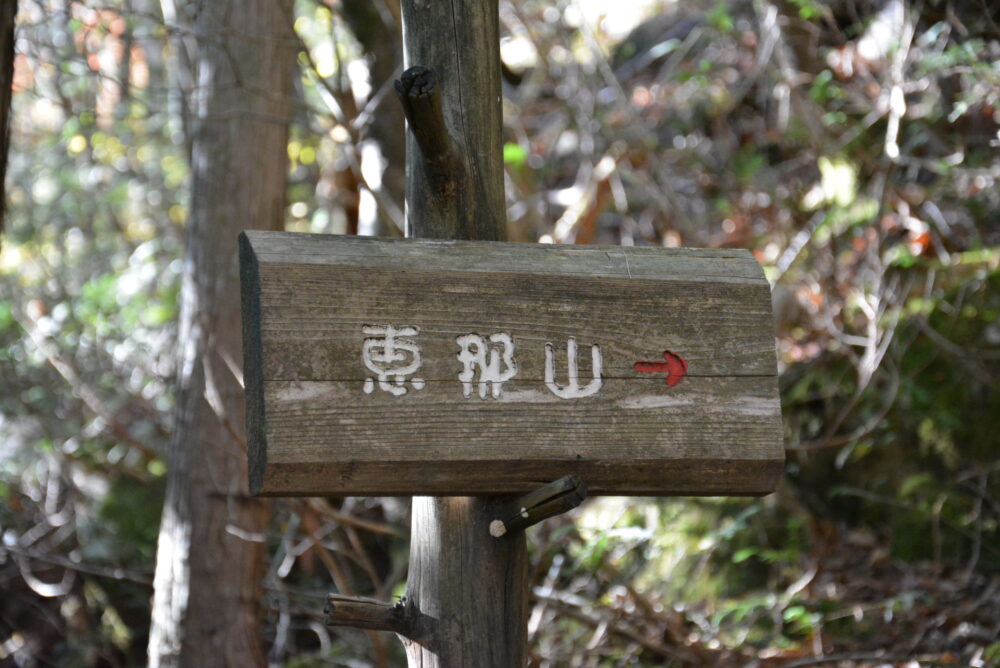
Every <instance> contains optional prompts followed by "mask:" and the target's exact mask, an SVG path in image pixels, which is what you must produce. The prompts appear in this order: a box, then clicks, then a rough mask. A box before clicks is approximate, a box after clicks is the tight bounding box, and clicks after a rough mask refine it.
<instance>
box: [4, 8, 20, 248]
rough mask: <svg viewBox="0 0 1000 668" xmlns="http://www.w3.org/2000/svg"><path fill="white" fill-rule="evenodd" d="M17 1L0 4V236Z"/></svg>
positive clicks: (8, 145) (8, 138)
mask: <svg viewBox="0 0 1000 668" xmlns="http://www.w3.org/2000/svg"><path fill="white" fill-rule="evenodd" d="M16 18H17V0H3V2H0V234H2V233H3V227H4V214H5V213H6V208H7V207H6V204H7V200H6V197H5V196H4V182H5V178H4V177H5V176H6V175H7V152H8V151H9V150H10V111H11V110H10V98H11V93H12V92H13V91H12V86H13V84H14V22H15V19H16Z"/></svg>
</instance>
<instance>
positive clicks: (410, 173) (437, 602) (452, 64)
mask: <svg viewBox="0 0 1000 668" xmlns="http://www.w3.org/2000/svg"><path fill="white" fill-rule="evenodd" d="M402 7H403V48H404V52H405V56H404V62H405V66H406V68H407V70H408V71H410V72H412V69H411V68H414V67H422V68H425V71H426V70H429V71H430V72H431V73H433V78H434V79H436V81H435V80H433V79H432V80H430V81H427V80H426V77H427V74H425V75H424V78H425V80H424V81H413V80H411V81H409V82H408V81H407V80H406V78H404V79H403V80H402V82H401V83H402V84H403V86H401V88H403V90H399V91H398V92H399V93H400V97H401V99H402V100H403V101H404V102H403V108H404V110H405V111H406V113H407V121H408V123H409V125H410V129H411V132H408V133H407V137H406V152H407V165H406V166H407V181H406V236H408V237H417V236H419V237H433V238H439V239H480V240H504V239H506V238H507V216H506V209H505V204H504V191H503V188H504V182H503V159H502V144H501V142H502V139H501V127H502V125H501V124H502V107H501V103H500V32H499V20H500V19H499V8H498V3H497V0H463V2H457V3H455V2H447V3H446V2H437V1H435V0H403V3H402ZM414 83H416V84H422V86H421V87H420V88H416V87H415V86H414V85H413V84H414ZM407 84H409V85H408V86H407ZM428 84H429V85H430V86H431V87H432V89H431V90H427V85H428ZM433 87H436V88H437V90H436V91H435V90H433ZM427 96H430V98H429V99H430V100H436V103H431V104H424V105H420V104H413V103H407V100H412V101H414V102H417V101H420V100H427V99H428V97H427ZM438 96H439V97H438ZM420 109H424V110H426V111H427V113H424V114H423V115H421V114H420V113H419V111H418V110H420ZM414 111H418V113H414ZM419 124H423V125H422V126H421V127H418V125H419ZM442 125H443V127H442ZM435 126H436V127H435ZM428 135H430V136H432V137H433V136H435V135H437V136H438V137H439V138H440V137H442V136H445V137H446V138H448V139H450V143H448V144H446V145H445V146H443V147H439V148H440V153H443V154H444V155H445V160H444V162H443V164H444V169H449V168H450V169H452V170H454V171H453V174H451V175H448V174H444V175H443V174H441V171H442V168H441V165H442V162H440V161H438V162H434V161H430V162H429V161H428V158H430V157H431V156H429V155H425V152H424V151H423V150H422V149H421V146H420V142H419V139H420V138H421V137H426V136H428ZM439 140H440V139H439ZM425 148H428V149H430V148H431V145H430V144H429V143H427V142H425ZM440 153H439V154H440ZM449 181H451V183H449ZM507 504H508V499H507V498H505V497H487V498H472V497H426V496H425V497H414V499H413V510H412V514H413V519H412V525H411V526H412V531H411V537H410V570H409V576H408V580H407V584H406V605H407V606H408V607H409V608H410V609H411V610H413V611H415V612H418V613H420V614H419V615H417V616H418V617H422V616H429V617H432V618H434V619H436V620H437V623H436V625H435V628H434V631H433V636H432V639H431V642H428V643H423V644H422V643H419V642H414V641H411V640H404V642H405V643H406V653H407V657H408V659H409V663H410V666H426V667H428V668H429V667H431V666H483V667H484V668H489V667H495V668H512V667H516V666H523V665H524V664H525V659H526V651H527V621H528V619H527V615H528V553H527V547H526V542H525V536H524V532H523V531H516V532H513V533H511V534H509V535H507V536H504V537H502V538H499V539H495V538H493V537H491V536H490V531H489V527H490V523H491V522H492V521H493V520H495V519H496V518H497V516H498V514H499V513H500V512H502V509H503V508H505V507H506V506H507Z"/></svg>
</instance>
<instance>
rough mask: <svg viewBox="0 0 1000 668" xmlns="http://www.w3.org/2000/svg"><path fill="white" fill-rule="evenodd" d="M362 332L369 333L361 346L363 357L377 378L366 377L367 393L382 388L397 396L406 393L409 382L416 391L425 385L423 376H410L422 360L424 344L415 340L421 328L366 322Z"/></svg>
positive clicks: (366, 365)
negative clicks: (421, 354)
mask: <svg viewBox="0 0 1000 668" xmlns="http://www.w3.org/2000/svg"><path fill="white" fill-rule="evenodd" d="M361 331H362V332H364V333H365V334H368V335H369V337H368V338H366V339H365V341H364V343H363V344H362V346H361V360H362V361H363V362H364V364H365V367H367V368H368V370H369V371H371V372H372V373H374V374H375V376H376V377H375V378H365V385H364V389H365V394H371V393H372V392H374V391H375V386H376V382H377V384H378V387H379V389H381V390H385V391H386V392H388V393H389V394H392V395H393V396H396V397H399V396H402V395H404V394H406V381H407V380H409V382H410V384H411V385H412V386H413V389H414V390H419V389H421V388H423V387H424V380H423V379H422V378H409V376H412V375H413V374H414V373H416V372H417V369H419V368H420V364H421V362H422V360H421V356H420V347H419V346H418V345H417V343H416V342H415V341H414V340H413V337H415V336H417V334H418V333H419V331H420V330H418V329H417V328H416V327H412V326H403V327H395V326H393V325H365V326H363V327H362V328H361Z"/></svg>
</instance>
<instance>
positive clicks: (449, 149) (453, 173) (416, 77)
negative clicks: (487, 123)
mask: <svg viewBox="0 0 1000 668" xmlns="http://www.w3.org/2000/svg"><path fill="white" fill-rule="evenodd" d="M395 85H396V95H398V96H399V101H400V103H401V104H402V105H403V113H404V114H405V115H406V122H407V124H409V126H410V132H412V133H413V137H414V139H416V141H417V146H419V147H420V153H421V155H422V156H423V160H424V169H425V170H426V172H427V185H428V187H429V188H430V190H431V194H432V195H434V196H437V197H451V196H452V195H454V193H455V192H456V191H457V189H458V188H459V187H460V186H462V185H463V184H465V183H467V182H468V175H467V174H466V171H465V165H464V163H463V162H462V161H461V160H460V159H459V158H458V152H457V151H456V150H455V142H454V141H453V140H452V137H451V134H450V133H449V132H448V126H447V125H446V123H445V120H444V112H443V110H442V107H441V89H440V87H439V86H438V85H437V75H436V74H434V71H433V70H431V69H428V68H426V67H422V66H420V65H416V66H414V67H411V68H409V69H407V70H406V71H405V72H403V75H402V76H401V77H400V78H399V80H398V81H396V84H395Z"/></svg>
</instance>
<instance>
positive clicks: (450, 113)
mask: <svg viewBox="0 0 1000 668" xmlns="http://www.w3.org/2000/svg"><path fill="white" fill-rule="evenodd" d="M402 7H403V53H404V63H405V66H406V68H407V69H409V68H411V67H414V66H421V67H425V68H428V69H430V70H432V71H433V72H434V74H435V77H436V85H437V86H439V87H440V90H441V96H442V97H441V106H442V112H443V115H444V124H445V127H446V128H447V131H448V134H449V135H450V136H451V140H452V147H453V150H454V153H455V154H456V155H457V156H458V158H459V159H460V161H461V162H462V166H463V168H464V171H465V173H466V175H467V176H463V177H462V178H463V179H464V182H463V183H462V185H461V187H457V188H455V191H454V192H453V193H451V194H450V195H449V196H448V197H441V196H439V193H438V192H436V191H437V188H435V187H431V186H430V185H429V184H428V179H427V170H426V168H425V162H424V160H425V159H424V156H423V154H422V152H421V150H420V146H419V144H418V142H417V140H416V138H415V136H414V133H413V132H408V133H407V136H406V156H407V157H406V176H407V182H406V209H407V211H406V236H408V237H434V238H439V239H479V240H483V241H503V240H504V239H506V238H507V216H506V211H505V208H504V180H503V152H502V136H501V122H502V116H501V109H502V107H501V104H500V32H499V9H498V4H497V1H496V0H469V1H463V2H441V1H440V0H403V4H402ZM411 129H412V128H411Z"/></svg>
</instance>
